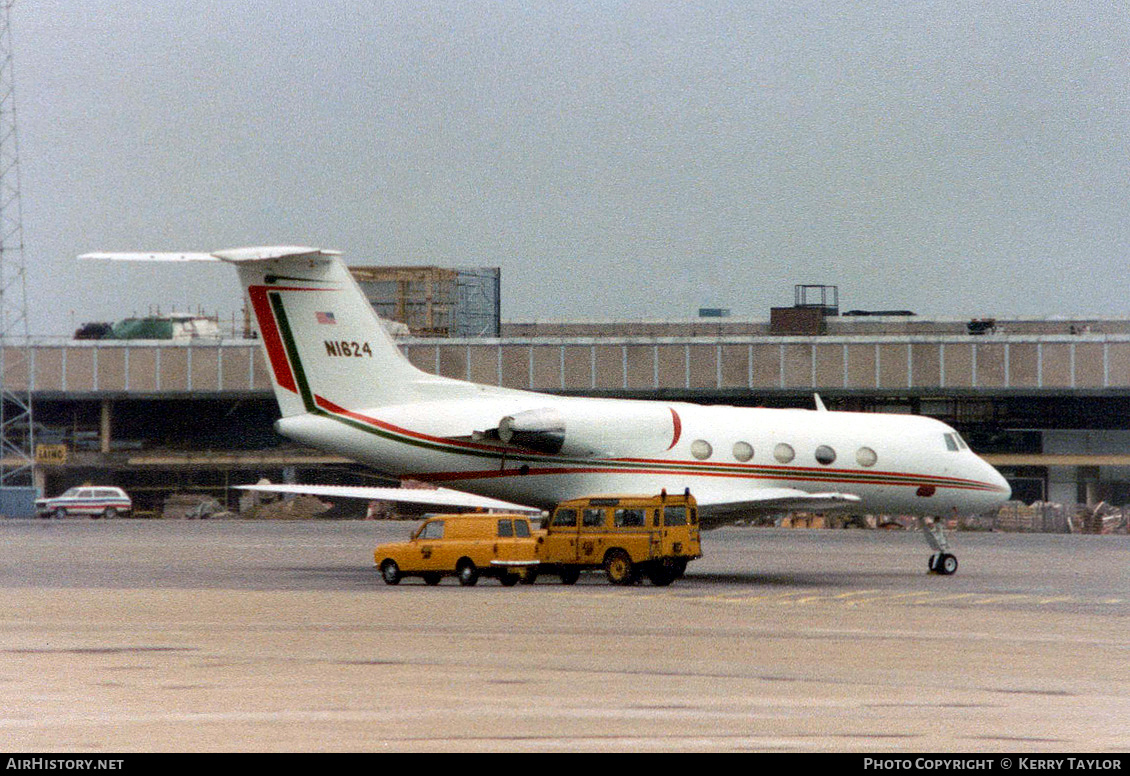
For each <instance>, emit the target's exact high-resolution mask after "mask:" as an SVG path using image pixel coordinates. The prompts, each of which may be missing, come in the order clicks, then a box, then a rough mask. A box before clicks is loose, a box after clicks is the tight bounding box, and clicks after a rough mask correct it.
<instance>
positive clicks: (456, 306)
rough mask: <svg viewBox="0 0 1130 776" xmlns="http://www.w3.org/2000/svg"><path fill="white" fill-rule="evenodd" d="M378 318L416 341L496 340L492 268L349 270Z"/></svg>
mask: <svg viewBox="0 0 1130 776" xmlns="http://www.w3.org/2000/svg"><path fill="white" fill-rule="evenodd" d="M350 271H351V272H352V273H353V277H354V278H355V279H356V280H357V283H358V285H359V286H361V290H362V292H363V293H364V294H365V296H366V298H368V300H369V304H371V305H372V306H373V309H374V310H376V312H377V314H378V315H379V316H381V317H382V318H385V319H388V320H392V321H399V322H400V323H403V324H404V325H406V326H407V327H408V329H409V331H410V332H411V333H412V334H413V335H414V336H417V337H497V336H499V333H500V330H501V305H500V287H501V271H500V270H499V269H498V268H497V267H475V268H467V269H447V268H444V267H350Z"/></svg>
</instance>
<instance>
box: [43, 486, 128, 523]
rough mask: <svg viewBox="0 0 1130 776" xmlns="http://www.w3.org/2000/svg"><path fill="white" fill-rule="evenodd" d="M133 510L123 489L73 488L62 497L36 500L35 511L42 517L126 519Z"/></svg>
mask: <svg viewBox="0 0 1130 776" xmlns="http://www.w3.org/2000/svg"><path fill="white" fill-rule="evenodd" d="M131 509H133V502H132V501H131V500H130V497H129V496H127V495H126V492H125V491H124V490H122V489H121V488H105V487H81V488H71V489H70V490H68V491H67V492H65V493H64V494H63V495H61V496H56V497H55V498H37V499H36V500H35V511H36V512H37V513H38V514H39V516H40V517H60V518H61V517H67V516H69V515H89V516H90V517H93V518H99V517H126V516H128V515H129V513H130V510H131Z"/></svg>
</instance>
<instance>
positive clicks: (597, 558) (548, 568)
mask: <svg viewBox="0 0 1130 776" xmlns="http://www.w3.org/2000/svg"><path fill="white" fill-rule="evenodd" d="M545 528H546V530H545V535H544V536H541V537H539V538H538V539H537V555H536V557H537V560H538V561H540V563H539V564H538V565H537V566H536V567H531V568H530V569H529V570H528V571H527V572H526V574H525V575H524V577H523V581H526V582H529V581H531V577H533V576H536V575H537V574H541V573H550V574H557V575H558V576H560V577H561V581H562V582H563V583H565V584H566V585H571V584H573V583H575V582H576V581H577V578H578V577H579V576H580V573H581V571H582V570H584V569H590V568H603V569H604V572H605V574H606V575H607V576H608V581H609V582H611V583H612V584H614V585H631V584H634V583H635V582H637V581H639V579H640V576H641V574H642V575H643V576H646V577H647V578H648V579H649V580H651V583H652V584H653V585H669V584H671V583H672V582H673V581H675V580H676V579H678V578H679V577H681V576H682V575H683V573H684V572H685V571H686V570H687V563H689V562H690V561H692V560H694V559H695V558H701V557H702V547H701V544H700V543H699V528H698V505H697V504H696V503H695V500H694V497H693V496H691V494H690V493H689V492H688V493H684V494H681V495H668V494H667V493H665V492H664V493H661V494H659V495H658V496H601V497H593V498H583V499H574V500H571V501H564V502H562V503H561V504H558V505H557V508H556V509H555V510H554V511H553V514H552V515H551V516H550V518H549V520H548V522H547V523H546V527H545Z"/></svg>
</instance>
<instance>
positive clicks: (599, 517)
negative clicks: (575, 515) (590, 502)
mask: <svg viewBox="0 0 1130 776" xmlns="http://www.w3.org/2000/svg"><path fill="white" fill-rule="evenodd" d="M581 525H583V526H584V527H585V528H602V527H603V526H604V510H603V509H586V510H585V511H584V512H583V513H582V514H581Z"/></svg>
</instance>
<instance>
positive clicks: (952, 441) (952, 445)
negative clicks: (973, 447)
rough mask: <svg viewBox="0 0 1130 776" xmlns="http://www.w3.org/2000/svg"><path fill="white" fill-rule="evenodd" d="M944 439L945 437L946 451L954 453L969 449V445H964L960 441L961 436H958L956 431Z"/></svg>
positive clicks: (962, 440)
mask: <svg viewBox="0 0 1130 776" xmlns="http://www.w3.org/2000/svg"><path fill="white" fill-rule="evenodd" d="M945 437H946V449H947V450H950V451H952V452H955V453H956V452H957V451H958V450H968V449H969V445H967V444H965V440H964V439H962V438H961V435H960V434H958V433H957V432H956V431H955V432H953V433H950V434H946V435H945Z"/></svg>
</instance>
